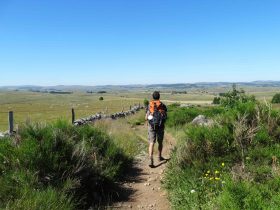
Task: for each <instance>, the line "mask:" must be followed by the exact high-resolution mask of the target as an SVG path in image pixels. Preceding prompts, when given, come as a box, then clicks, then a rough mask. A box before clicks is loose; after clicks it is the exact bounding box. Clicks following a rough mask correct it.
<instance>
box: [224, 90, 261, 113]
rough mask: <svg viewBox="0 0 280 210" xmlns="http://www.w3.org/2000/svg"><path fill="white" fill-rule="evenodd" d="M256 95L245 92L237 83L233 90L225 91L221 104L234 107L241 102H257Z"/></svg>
mask: <svg viewBox="0 0 280 210" xmlns="http://www.w3.org/2000/svg"><path fill="white" fill-rule="evenodd" d="M255 101H256V99H255V97H254V96H249V95H246V94H245V91H244V90H242V89H241V90H237V88H236V85H233V86H232V90H231V91H229V92H227V93H225V94H224V95H223V96H222V98H221V104H222V105H223V106H225V107H229V108H233V107H235V106H236V105H238V104H240V103H246V102H255Z"/></svg>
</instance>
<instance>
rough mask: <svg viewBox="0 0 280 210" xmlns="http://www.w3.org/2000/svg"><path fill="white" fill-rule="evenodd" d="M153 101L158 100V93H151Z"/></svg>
mask: <svg viewBox="0 0 280 210" xmlns="http://www.w3.org/2000/svg"><path fill="white" fill-rule="evenodd" d="M153 99H154V100H159V99H160V94H159V92H158V91H155V92H153Z"/></svg>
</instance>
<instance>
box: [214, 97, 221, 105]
mask: <svg viewBox="0 0 280 210" xmlns="http://www.w3.org/2000/svg"><path fill="white" fill-rule="evenodd" d="M212 104H221V98H220V97H215V98H214V99H213V102H212Z"/></svg>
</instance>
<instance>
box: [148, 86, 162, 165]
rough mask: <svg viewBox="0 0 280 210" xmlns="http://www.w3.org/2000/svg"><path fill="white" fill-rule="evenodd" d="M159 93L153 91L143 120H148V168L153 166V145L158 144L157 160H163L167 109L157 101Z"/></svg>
mask: <svg viewBox="0 0 280 210" xmlns="http://www.w3.org/2000/svg"><path fill="white" fill-rule="evenodd" d="M159 99H160V93H159V92H158V91H155V92H154V93H153V100H151V101H150V103H149V106H148V109H147V112H146V117H145V119H146V120H148V138H149V157H150V162H149V166H150V167H153V166H154V159H153V153H154V145H155V143H156V141H157V142H158V160H159V161H163V160H165V159H164V158H163V157H162V148H163V137H164V123H165V121H166V118H167V108H166V106H165V105H164V104H163V103H162V102H161V101H160V100H159Z"/></svg>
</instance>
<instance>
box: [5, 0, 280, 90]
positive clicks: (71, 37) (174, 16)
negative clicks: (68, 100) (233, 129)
mask: <svg viewBox="0 0 280 210" xmlns="http://www.w3.org/2000/svg"><path fill="white" fill-rule="evenodd" d="M279 9H280V2H279V1H278V0H267V1H263V0H254V1H253V0H219V1H218V0H213V1H212V0H209V1H207V0H182V1H179V0H141V1H140V0H98V1H97V0H48V1H38V0H1V1H0V76H1V80H0V86H1V85H22V84H36V85H57V84H64V85H70V84H85V85H102V84H151V83H181V82H186V83H187V82H201V81H206V82H213V81H229V82H234V81H253V80H280V73H279V72H280V65H279V64H280V13H279Z"/></svg>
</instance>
